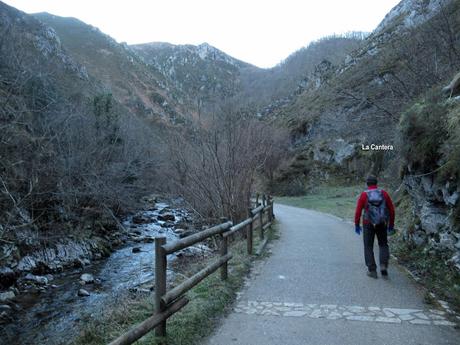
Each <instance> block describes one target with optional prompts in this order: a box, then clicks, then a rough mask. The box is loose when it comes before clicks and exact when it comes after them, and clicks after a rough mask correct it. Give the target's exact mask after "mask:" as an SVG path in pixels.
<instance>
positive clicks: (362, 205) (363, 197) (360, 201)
mask: <svg viewBox="0 0 460 345" xmlns="http://www.w3.org/2000/svg"><path fill="white" fill-rule="evenodd" d="M367 189H368V190H371V189H377V186H376V185H374V186H369V187H367ZM382 193H383V197H384V198H385V201H386V203H387V207H388V211H389V213H390V224H389V226H391V227H393V226H394V223H395V207H394V206H393V201H391V198H390V196H389V195H388V193H387V192H385V191H384V190H383V189H382ZM366 205H367V193H366V192H362V193H361V195H360V196H359V199H358V204H357V205H356V211H355V225H359V221H360V218H361V213H362V211H363V209H364V208H366ZM368 223H369V222H368V221H366V220H365V219H363V224H368Z"/></svg>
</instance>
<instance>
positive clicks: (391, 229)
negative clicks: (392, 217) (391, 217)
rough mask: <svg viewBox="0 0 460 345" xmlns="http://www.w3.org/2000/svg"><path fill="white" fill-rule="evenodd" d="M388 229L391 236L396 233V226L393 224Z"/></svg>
mask: <svg viewBox="0 0 460 345" xmlns="http://www.w3.org/2000/svg"><path fill="white" fill-rule="evenodd" d="M387 231H388V235H390V236H392V235H394V234H395V229H394V226H393V225H390V226H388V229H387Z"/></svg>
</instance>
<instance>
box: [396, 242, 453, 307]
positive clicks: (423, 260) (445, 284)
mask: <svg viewBox="0 0 460 345" xmlns="http://www.w3.org/2000/svg"><path fill="white" fill-rule="evenodd" d="M392 242H393V243H392V250H393V253H394V254H395V255H396V256H397V257H398V260H399V262H400V263H401V264H403V265H404V266H406V267H407V268H408V269H409V270H410V271H411V272H414V274H415V275H416V276H417V277H419V278H420V280H421V283H422V284H423V285H425V286H426V287H427V289H428V290H429V291H432V292H434V293H435V294H436V295H437V296H438V297H439V298H441V299H443V300H446V301H448V302H449V303H451V305H452V306H453V307H454V309H456V310H457V311H460V274H459V273H458V271H456V269H455V268H454V267H451V266H449V265H446V261H447V260H448V259H449V258H450V257H449V254H448V253H446V252H438V251H434V250H427V249H426V248H416V247H413V246H411V245H409V244H408V242H405V241H404V240H403V239H402V236H401V234H399V236H396V237H395V238H394V239H393V241H392Z"/></svg>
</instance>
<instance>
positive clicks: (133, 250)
mask: <svg viewBox="0 0 460 345" xmlns="http://www.w3.org/2000/svg"><path fill="white" fill-rule="evenodd" d="M132 252H133V253H140V252H141V247H134V248H133V249H132Z"/></svg>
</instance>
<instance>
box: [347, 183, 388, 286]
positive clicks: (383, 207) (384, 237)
mask: <svg viewBox="0 0 460 345" xmlns="http://www.w3.org/2000/svg"><path fill="white" fill-rule="evenodd" d="M366 184H367V190H365V191H364V192H362V193H361V195H360V196H359V199H358V204H357V205H356V212H355V232H356V234H358V235H359V234H360V233H361V226H360V225H359V221H360V218H361V212H362V211H363V209H364V214H363V228H364V232H363V239H364V260H365V262H366V266H367V269H368V272H367V275H368V276H369V277H372V278H377V265H376V264H375V259H374V238H375V236H376V235H377V241H378V243H379V259H380V260H379V261H380V272H381V274H382V277H384V278H386V277H388V260H389V258H390V250H389V248H388V234H390V235H392V234H393V233H394V221H395V209H394V206H393V202H392V201H391V198H390V196H389V195H388V193H387V192H385V191H384V190H383V189H380V188H378V187H377V178H376V177H375V176H369V177H368V178H367V179H366Z"/></svg>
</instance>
